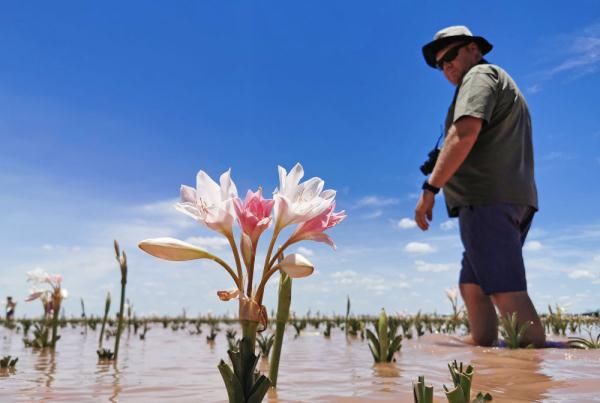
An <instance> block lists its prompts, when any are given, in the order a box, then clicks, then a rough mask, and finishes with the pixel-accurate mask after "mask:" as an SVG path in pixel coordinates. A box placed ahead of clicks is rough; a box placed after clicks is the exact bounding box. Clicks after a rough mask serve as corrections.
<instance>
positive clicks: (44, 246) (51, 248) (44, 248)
mask: <svg viewBox="0 0 600 403" xmlns="http://www.w3.org/2000/svg"><path fill="white" fill-rule="evenodd" d="M42 249H43V250H53V249H54V246H53V245H50V244H44V245H43V246H42Z"/></svg>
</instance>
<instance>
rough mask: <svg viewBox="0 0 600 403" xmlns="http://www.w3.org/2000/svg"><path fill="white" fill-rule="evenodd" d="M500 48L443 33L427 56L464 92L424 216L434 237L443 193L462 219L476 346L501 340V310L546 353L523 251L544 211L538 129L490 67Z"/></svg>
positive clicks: (455, 29)
mask: <svg viewBox="0 0 600 403" xmlns="http://www.w3.org/2000/svg"><path fill="white" fill-rule="evenodd" d="M490 50H492V45H491V44H490V43H489V42H488V41H487V40H486V39H484V38H483V37H480V36H473V34H472V33H471V31H469V29H468V28H467V27H465V26H452V27H448V28H445V29H442V30H441V31H439V32H437V33H436V34H435V36H434V38H433V41H432V42H430V43H428V44H426V45H425V46H424V47H423V56H424V57H425V61H426V62H427V64H428V65H429V66H430V67H433V68H437V69H439V70H441V71H442V72H443V74H444V76H445V77H446V79H447V80H448V81H449V82H450V83H451V84H452V85H454V86H455V87H456V92H455V94H454V99H453V101H452V104H451V105H450V108H449V110H448V115H447V117H446V128H445V140H444V146H443V148H442V150H441V152H440V154H439V158H438V160H437V163H436V164H435V167H434V169H433V172H432V173H431V176H430V177H429V178H428V180H426V181H425V183H424V184H423V187H422V188H423V192H422V194H421V197H420V199H419V201H418V203H417V206H416V209H415V221H416V222H417V225H418V226H419V228H421V229H422V230H424V231H425V230H427V228H428V227H429V222H430V221H431V220H432V219H433V216H432V210H433V205H434V199H435V195H436V194H437V193H438V191H439V190H440V189H443V191H444V198H445V201H446V207H447V209H448V215H449V216H450V217H458V222H459V226H460V236H461V240H462V243H463V246H464V253H463V259H462V268H461V271H460V279H459V283H460V291H461V294H462V297H463V300H464V301H465V305H466V308H467V313H468V316H469V322H470V326H471V336H472V339H473V342H474V343H475V344H478V345H481V346H490V345H492V344H493V343H494V342H495V341H496V339H497V337H498V319H497V315H496V310H495V308H494V307H496V308H497V309H498V311H499V313H500V315H502V316H506V315H507V314H510V313H513V312H516V313H517V317H518V321H519V323H520V324H522V323H524V322H529V323H530V327H529V330H528V331H527V333H526V334H525V336H524V339H523V343H524V344H533V345H534V346H536V347H543V346H544V343H545V334H544V328H543V326H542V324H541V322H540V318H539V317H538V315H537V312H536V310H535V308H534V306H533V303H532V302H531V299H530V298H529V295H528V293H527V283H526V279H525V266H524V263H523V254H522V247H523V243H524V241H525V237H526V236H527V232H528V230H529V227H530V225H531V221H532V219H533V215H534V214H535V212H536V211H537V208H538V203H537V190H536V186H535V180H534V168H533V146H532V139H531V121H530V116H529V111H528V108H527V104H526V102H525V99H524V98H523V95H522V94H521V92H520V91H519V89H518V87H517V85H516V84H515V82H514V81H513V80H512V78H511V77H510V76H509V75H508V74H507V73H506V72H505V71H504V70H503V69H502V68H500V67H498V66H496V65H493V64H488V62H487V61H486V60H485V59H484V58H483V56H484V55H485V54H487V53H488V52H489V51H490Z"/></svg>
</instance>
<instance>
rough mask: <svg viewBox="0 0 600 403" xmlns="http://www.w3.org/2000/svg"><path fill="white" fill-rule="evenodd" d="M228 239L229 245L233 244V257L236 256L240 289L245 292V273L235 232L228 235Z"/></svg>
mask: <svg viewBox="0 0 600 403" xmlns="http://www.w3.org/2000/svg"><path fill="white" fill-rule="evenodd" d="M227 240H228V241H229V245H231V250H232V251H233V257H234V258H235V266H236V268H237V276H238V279H239V281H238V282H237V285H238V289H239V290H240V293H243V292H244V275H243V273H242V263H241V261H240V252H239V251H238V248H237V245H236V244H235V239H233V234H230V235H227Z"/></svg>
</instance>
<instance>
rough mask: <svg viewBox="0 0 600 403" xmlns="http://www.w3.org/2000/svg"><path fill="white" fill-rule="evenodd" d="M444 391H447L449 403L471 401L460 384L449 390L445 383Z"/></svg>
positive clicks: (466, 402)
mask: <svg viewBox="0 0 600 403" xmlns="http://www.w3.org/2000/svg"><path fill="white" fill-rule="evenodd" d="M444 392H445V393H446V398H447V399H448V403H469V402H468V400H465V394H464V392H463V390H462V388H461V387H460V385H458V386H457V387H456V388H454V389H452V390H448V388H447V387H446V385H444Z"/></svg>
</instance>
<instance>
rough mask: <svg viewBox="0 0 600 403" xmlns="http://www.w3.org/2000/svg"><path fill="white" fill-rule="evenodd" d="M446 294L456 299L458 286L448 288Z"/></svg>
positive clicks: (449, 297)
mask: <svg viewBox="0 0 600 403" xmlns="http://www.w3.org/2000/svg"><path fill="white" fill-rule="evenodd" d="M446 296H447V297H448V299H450V301H456V299H457V298H458V289H456V288H446Z"/></svg>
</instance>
